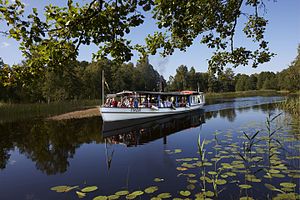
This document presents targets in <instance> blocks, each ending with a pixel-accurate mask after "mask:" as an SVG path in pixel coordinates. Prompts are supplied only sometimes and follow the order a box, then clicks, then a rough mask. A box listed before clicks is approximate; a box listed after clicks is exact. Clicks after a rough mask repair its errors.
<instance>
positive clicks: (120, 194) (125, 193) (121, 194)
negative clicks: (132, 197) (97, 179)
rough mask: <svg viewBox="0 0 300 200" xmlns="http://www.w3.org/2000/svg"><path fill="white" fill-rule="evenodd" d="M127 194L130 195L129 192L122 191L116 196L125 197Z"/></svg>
mask: <svg viewBox="0 0 300 200" xmlns="http://www.w3.org/2000/svg"><path fill="white" fill-rule="evenodd" d="M127 194H129V192H128V191H127V190H122V191H118V192H116V193H115V195H118V196H124V195H127Z"/></svg>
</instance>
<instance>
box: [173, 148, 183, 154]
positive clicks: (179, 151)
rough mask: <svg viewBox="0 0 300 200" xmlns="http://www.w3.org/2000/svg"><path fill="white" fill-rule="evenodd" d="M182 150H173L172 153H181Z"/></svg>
mask: <svg viewBox="0 0 300 200" xmlns="http://www.w3.org/2000/svg"><path fill="white" fill-rule="evenodd" d="M181 152H182V150H181V149H175V151H174V153H181Z"/></svg>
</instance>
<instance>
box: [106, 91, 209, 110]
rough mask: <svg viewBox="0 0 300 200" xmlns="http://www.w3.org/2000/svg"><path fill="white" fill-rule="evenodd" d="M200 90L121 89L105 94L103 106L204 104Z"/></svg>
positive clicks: (188, 105)
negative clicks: (158, 90)
mask: <svg viewBox="0 0 300 200" xmlns="http://www.w3.org/2000/svg"><path fill="white" fill-rule="evenodd" d="M204 103H205V98H204V94H203V93H202V92H197V91H181V92H149V91H122V92H118V93H116V94H108V95H107V96H106V101H105V104H104V105H103V106H104V107H119V108H132V107H134V108H178V107H191V106H195V105H199V104H204Z"/></svg>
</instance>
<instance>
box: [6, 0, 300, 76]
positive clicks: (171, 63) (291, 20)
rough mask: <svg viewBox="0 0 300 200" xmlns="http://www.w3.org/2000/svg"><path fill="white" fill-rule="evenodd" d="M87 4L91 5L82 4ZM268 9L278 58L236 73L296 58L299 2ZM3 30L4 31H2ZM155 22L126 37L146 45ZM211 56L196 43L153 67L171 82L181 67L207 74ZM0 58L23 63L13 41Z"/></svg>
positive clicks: (36, 2)
mask: <svg viewBox="0 0 300 200" xmlns="http://www.w3.org/2000/svg"><path fill="white" fill-rule="evenodd" d="M24 2H25V4H27V8H26V10H31V8H32V7H37V8H38V10H39V11H40V12H41V11H42V9H43V6H44V5H46V4H49V3H52V4H54V5H60V6H62V5H64V4H65V5H66V2H67V0H54V1H41V0H32V1H30V0H25V1H24ZM83 2H88V1H83ZM265 3H266V5H267V7H266V8H267V10H266V13H265V14H264V16H265V18H266V19H267V20H269V24H268V26H267V30H266V34H265V38H266V40H267V41H269V42H270V44H269V47H270V49H271V51H272V52H274V53H276V56H275V57H274V58H273V59H272V60H271V61H270V62H269V63H266V64H263V65H260V66H259V67H258V68H256V69H253V68H251V67H250V66H240V67H238V68H236V69H234V72H235V73H246V74H252V73H256V72H261V71H273V72H278V71H281V70H282V69H284V68H287V67H288V66H289V64H290V63H291V62H292V61H293V60H294V58H295V57H296V55H297V47H298V44H299V43H300V12H299V8H300V0H277V2H273V0H270V1H265ZM243 22H244V20H243V19H241V20H240V23H239V27H241V25H243ZM2 27H4V28H2ZM155 27H156V26H155V21H154V20H152V19H151V18H150V15H147V17H146V20H145V23H144V24H143V25H142V26H140V27H138V28H136V29H133V30H132V31H131V33H130V34H129V35H128V36H127V37H128V38H129V39H131V40H132V43H134V44H136V43H144V38H145V37H146V36H147V35H148V34H151V33H153V32H154V31H155V30H156V28H155ZM5 28H6V27H5V25H4V24H3V23H2V24H0V29H1V30H3V29H5ZM235 40H236V41H235V43H236V44H239V45H245V46H247V47H249V48H252V47H253V46H252V43H251V42H250V41H249V40H247V39H245V38H244V37H241V35H240V34H237V37H236V39H235ZM94 52H97V47H96V46H95V45H90V46H82V47H81V48H80V52H79V57H78V59H79V60H87V61H91V58H92V53H94ZM211 55H212V50H211V49H208V48H207V47H206V46H205V45H203V44H200V43H199V39H198V40H195V41H194V45H192V46H191V47H189V48H188V49H187V51H186V52H180V51H175V53H174V54H173V55H172V56H169V57H167V58H161V57H160V56H159V55H157V56H151V57H150V63H151V64H152V65H153V66H154V67H155V68H156V69H157V70H158V71H159V72H160V73H161V74H163V75H164V77H165V79H168V77H169V76H170V75H174V74H175V73H176V68H177V67H178V66H179V65H182V64H184V65H186V66H188V67H189V68H190V67H192V66H193V67H195V69H196V71H201V72H205V71H207V60H208V59H209V58H210V56H211ZM0 57H2V58H3V60H4V62H5V63H8V64H10V65H12V64H17V63H20V61H21V60H22V59H23V58H22V54H21V52H20V51H19V50H18V43H17V42H16V41H14V40H13V39H9V38H5V37H2V36H1V37H0ZM137 58H138V57H137V55H136V56H134V58H133V59H132V62H134V63H135V62H136V60H137Z"/></svg>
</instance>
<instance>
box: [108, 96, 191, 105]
mask: <svg viewBox="0 0 300 200" xmlns="http://www.w3.org/2000/svg"><path fill="white" fill-rule="evenodd" d="M140 101H141V103H140V102H139V100H138V98H136V97H127V96H124V97H123V98H121V99H120V101H117V100H116V99H115V98H114V97H112V98H111V97H109V98H107V99H106V102H105V107H118V108H137V107H146V108H151V107H152V106H156V107H159V108H175V107H185V106H186V105H187V102H186V99H185V98H184V97H181V98H180V99H178V102H177V103H176V102H175V100H174V99H173V100H172V99H171V100H170V99H168V98H165V99H157V98H156V99H153V98H149V97H146V98H140Z"/></svg>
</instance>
